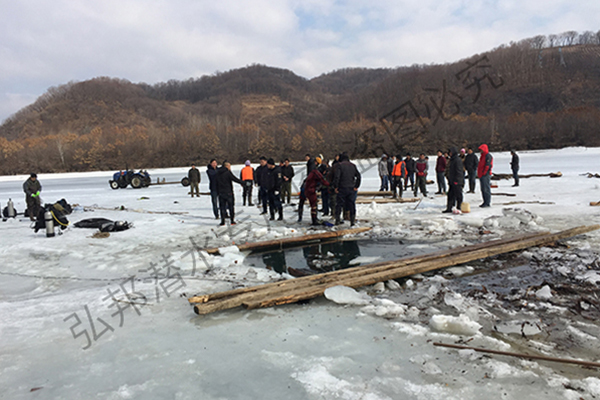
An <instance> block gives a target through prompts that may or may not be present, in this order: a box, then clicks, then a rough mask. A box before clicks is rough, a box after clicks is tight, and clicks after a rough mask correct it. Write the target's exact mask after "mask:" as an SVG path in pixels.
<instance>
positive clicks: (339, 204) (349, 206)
mask: <svg viewBox="0 0 600 400" xmlns="http://www.w3.org/2000/svg"><path fill="white" fill-rule="evenodd" d="M360 182H361V176H360V172H358V169H357V168H356V165H354V164H352V163H351V162H350V159H349V158H348V155H347V154H342V156H341V157H340V162H339V163H338V164H336V166H335V171H334V176H333V187H334V188H335V192H336V193H337V200H336V207H335V224H336V225H340V224H342V223H343V221H342V220H341V213H342V208H343V209H344V210H346V211H348V212H349V213H350V225H352V226H354V223H355V221H356V194H357V191H358V188H359V187H360Z"/></svg>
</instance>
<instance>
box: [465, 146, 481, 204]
mask: <svg viewBox="0 0 600 400" xmlns="http://www.w3.org/2000/svg"><path fill="white" fill-rule="evenodd" d="M478 163H479V159H478V158H477V155H476V154H475V153H474V152H473V149H472V148H471V147H469V148H468V149H467V156H466V157H465V163H464V164H465V170H466V171H467V174H468V176H469V193H475V182H477V164H478Z"/></svg>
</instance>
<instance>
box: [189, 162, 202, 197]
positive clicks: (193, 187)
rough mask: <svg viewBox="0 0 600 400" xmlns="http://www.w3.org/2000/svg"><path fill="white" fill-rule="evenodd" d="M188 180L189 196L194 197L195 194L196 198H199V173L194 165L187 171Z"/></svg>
mask: <svg viewBox="0 0 600 400" xmlns="http://www.w3.org/2000/svg"><path fill="white" fill-rule="evenodd" d="M188 179H189V180H190V194H191V195H192V197H194V192H196V197H200V189H199V187H198V185H199V184H200V171H199V170H198V168H196V166H195V165H194V164H192V168H190V170H189V171H188Z"/></svg>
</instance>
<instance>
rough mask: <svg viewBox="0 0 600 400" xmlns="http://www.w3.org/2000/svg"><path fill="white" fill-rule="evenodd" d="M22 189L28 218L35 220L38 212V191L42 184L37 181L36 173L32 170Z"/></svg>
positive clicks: (40, 190) (39, 191)
mask: <svg viewBox="0 0 600 400" xmlns="http://www.w3.org/2000/svg"><path fill="white" fill-rule="evenodd" d="M23 191H24V192H25V203H26V204H27V213H28V214H29V219H30V220H31V221H35V220H36V217H37V215H38V213H39V212H40V203H41V201H40V193H41V192H42V184H41V183H40V181H38V179H37V174H35V173H33V172H32V173H31V174H30V175H29V178H27V180H26V181H25V183H23Z"/></svg>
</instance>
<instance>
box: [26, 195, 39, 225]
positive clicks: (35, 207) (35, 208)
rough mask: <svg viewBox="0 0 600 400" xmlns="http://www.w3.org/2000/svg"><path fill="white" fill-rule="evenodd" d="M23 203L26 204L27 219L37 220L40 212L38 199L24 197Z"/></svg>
mask: <svg viewBox="0 0 600 400" xmlns="http://www.w3.org/2000/svg"><path fill="white" fill-rule="evenodd" d="M25 203H27V212H28V213H29V218H31V219H34V218H37V216H38V214H39V212H40V197H39V196H38V197H31V196H27V195H26V196H25Z"/></svg>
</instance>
